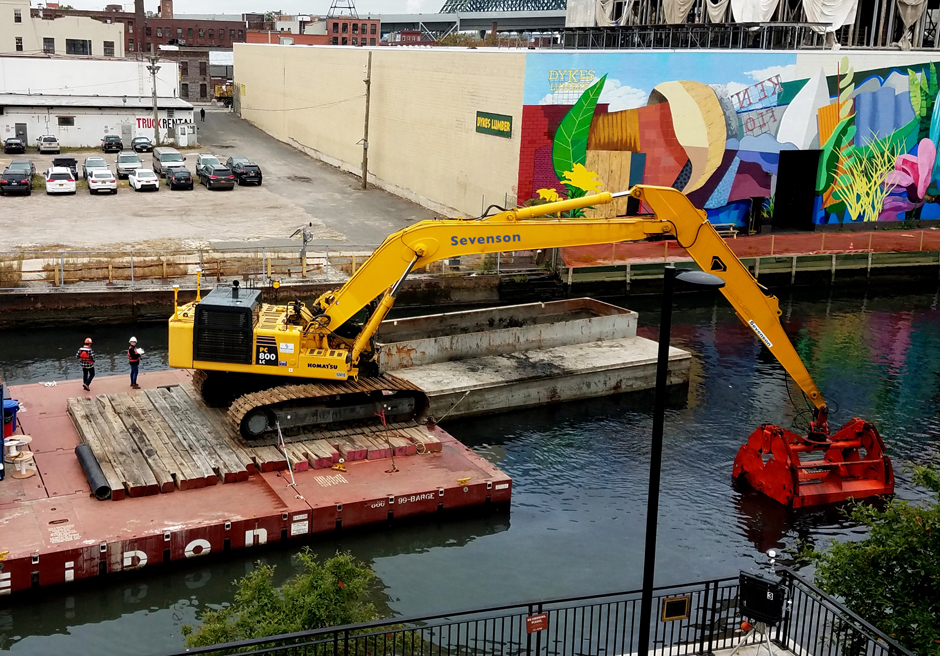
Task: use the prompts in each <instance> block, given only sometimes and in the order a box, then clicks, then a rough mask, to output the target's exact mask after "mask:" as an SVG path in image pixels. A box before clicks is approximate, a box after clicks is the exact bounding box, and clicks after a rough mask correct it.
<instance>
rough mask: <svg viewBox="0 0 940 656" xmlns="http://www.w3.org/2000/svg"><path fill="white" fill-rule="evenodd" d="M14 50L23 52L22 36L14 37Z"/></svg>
mask: <svg viewBox="0 0 940 656" xmlns="http://www.w3.org/2000/svg"><path fill="white" fill-rule="evenodd" d="M16 51H17V52H23V37H21V36H18V37H16Z"/></svg>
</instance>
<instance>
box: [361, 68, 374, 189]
mask: <svg viewBox="0 0 940 656" xmlns="http://www.w3.org/2000/svg"><path fill="white" fill-rule="evenodd" d="M363 82H365V83H366V123H365V127H364V128H363V131H362V188H363V189H367V188H368V187H369V101H370V100H371V99H372V51H371V50H370V51H369V62H368V63H367V64H366V79H365V80H363Z"/></svg>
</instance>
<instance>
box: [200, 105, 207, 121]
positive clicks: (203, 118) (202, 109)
mask: <svg viewBox="0 0 940 656" xmlns="http://www.w3.org/2000/svg"><path fill="white" fill-rule="evenodd" d="M199 120H200V121H202V122H203V123H205V122H206V108H205V107H200V108H199Z"/></svg>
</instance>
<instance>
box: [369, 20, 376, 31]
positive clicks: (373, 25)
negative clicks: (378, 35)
mask: <svg viewBox="0 0 940 656" xmlns="http://www.w3.org/2000/svg"><path fill="white" fill-rule="evenodd" d="M369 34H375V23H372V28H371V29H370V30H369Z"/></svg>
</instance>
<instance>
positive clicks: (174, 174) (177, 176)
mask: <svg viewBox="0 0 940 656" xmlns="http://www.w3.org/2000/svg"><path fill="white" fill-rule="evenodd" d="M166 186H167V187H169V188H170V189H189V190H190V191H192V189H193V175H192V173H190V172H189V169H187V168H185V167H183V166H178V167H175V168H172V169H170V172H169V173H167V174H166Z"/></svg>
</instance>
